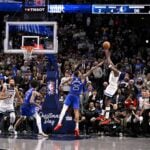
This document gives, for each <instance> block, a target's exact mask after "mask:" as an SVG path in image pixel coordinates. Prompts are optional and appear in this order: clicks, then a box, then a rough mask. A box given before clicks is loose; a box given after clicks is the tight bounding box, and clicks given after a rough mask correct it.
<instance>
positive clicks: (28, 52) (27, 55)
mask: <svg viewBox="0 0 150 150" xmlns="http://www.w3.org/2000/svg"><path fill="white" fill-rule="evenodd" d="M21 49H22V50H23V55H24V60H31V59H32V52H33V50H34V46H22V47H21Z"/></svg>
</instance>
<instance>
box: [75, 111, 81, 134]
mask: <svg viewBox="0 0 150 150" xmlns="http://www.w3.org/2000/svg"><path fill="white" fill-rule="evenodd" d="M74 115H75V136H77V137H78V136H79V135H80V132H79V109H74Z"/></svg>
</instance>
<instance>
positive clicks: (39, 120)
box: [33, 112, 48, 137]
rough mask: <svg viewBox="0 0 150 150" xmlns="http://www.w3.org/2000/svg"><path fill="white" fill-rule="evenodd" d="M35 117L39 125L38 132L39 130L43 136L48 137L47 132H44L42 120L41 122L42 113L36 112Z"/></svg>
mask: <svg viewBox="0 0 150 150" xmlns="http://www.w3.org/2000/svg"><path fill="white" fill-rule="evenodd" d="M33 117H34V118H35V120H36V125H37V127H38V132H39V134H40V135H42V136H45V137H47V136H48V135H47V134H45V133H44V132H43V130H42V122H41V117H40V115H39V114H38V113H37V112H36V113H35V114H34V115H33Z"/></svg>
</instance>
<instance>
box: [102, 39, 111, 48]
mask: <svg viewBox="0 0 150 150" xmlns="http://www.w3.org/2000/svg"><path fill="white" fill-rule="evenodd" d="M103 48H104V49H109V48H110V42H108V41H105V42H104V43H103Z"/></svg>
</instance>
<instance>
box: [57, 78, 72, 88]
mask: <svg viewBox="0 0 150 150" xmlns="http://www.w3.org/2000/svg"><path fill="white" fill-rule="evenodd" d="M71 80H72V77H69V78H68V79H67V80H66V81H64V82H62V83H61V85H60V86H63V85H64V84H65V83H67V82H69V81H71Z"/></svg>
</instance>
